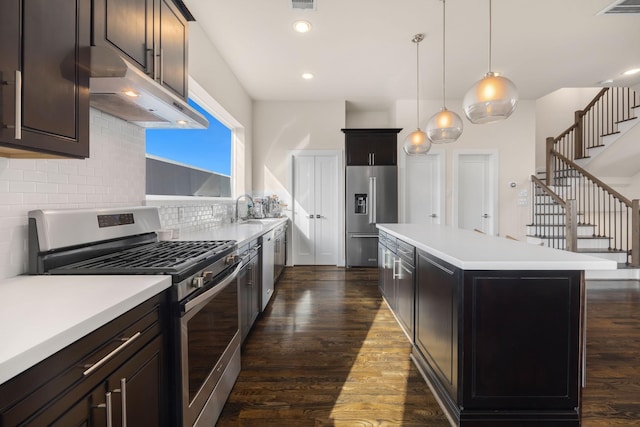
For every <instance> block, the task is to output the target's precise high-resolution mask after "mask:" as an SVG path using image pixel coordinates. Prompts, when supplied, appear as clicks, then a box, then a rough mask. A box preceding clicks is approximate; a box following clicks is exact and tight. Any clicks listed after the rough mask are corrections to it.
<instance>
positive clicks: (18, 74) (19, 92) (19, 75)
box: [0, 70, 22, 139]
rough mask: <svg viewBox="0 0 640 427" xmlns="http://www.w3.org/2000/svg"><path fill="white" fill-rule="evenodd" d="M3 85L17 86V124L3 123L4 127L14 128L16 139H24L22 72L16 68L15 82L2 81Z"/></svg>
mask: <svg viewBox="0 0 640 427" xmlns="http://www.w3.org/2000/svg"><path fill="white" fill-rule="evenodd" d="M0 83H1V84H2V85H3V86H7V85H11V84H13V85H14V86H15V91H16V92H15V101H16V102H15V111H14V112H15V126H11V125H3V126H2V127H4V128H7V129H11V128H13V129H14V135H13V137H14V139H22V72H21V71H20V70H16V73H15V79H14V81H13V82H10V81H0Z"/></svg>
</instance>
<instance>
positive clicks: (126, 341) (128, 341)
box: [82, 332, 141, 377]
mask: <svg viewBox="0 0 640 427" xmlns="http://www.w3.org/2000/svg"><path fill="white" fill-rule="evenodd" d="M140 335H141V332H136V333H135V334H134V335H133V336H132V337H131V338H122V340H123V341H124V342H123V343H122V344H120V345H119V346H118V347H117V348H116V349H115V350H113V351H112V352H111V353H109V354H107V355H106V356H105V357H103V358H102V359H100V360H98V361H97V362H96V363H94V364H93V365H86V366H85V368H88V369H87V370H86V371H84V372H83V373H82V375H84V376H85V377H86V376H87V375H89V374H90V373H92V372H93V371H95V370H96V369H98V368H99V367H100V366H102V365H104V364H105V363H107V362H108V361H109V359H111V358H112V357H113V356H115V355H116V354H118V353H119V352H121V351H122V350H124V348H125V347H127V346H128V345H129V344H131V343H132V342H134V341H135V340H136V339H137V338H138V337H139V336H140Z"/></svg>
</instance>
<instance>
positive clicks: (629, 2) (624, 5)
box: [598, 0, 640, 15]
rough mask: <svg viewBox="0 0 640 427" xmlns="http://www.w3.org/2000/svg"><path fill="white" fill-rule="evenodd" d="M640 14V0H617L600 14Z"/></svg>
mask: <svg viewBox="0 0 640 427" xmlns="http://www.w3.org/2000/svg"><path fill="white" fill-rule="evenodd" d="M628 14H640V0H616V1H615V2H613V3H612V4H610V5H609V6H607V7H606V8H605V9H604V10H603V11H602V12H600V13H599V14H598V15H628Z"/></svg>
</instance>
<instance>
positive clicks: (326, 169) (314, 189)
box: [293, 155, 341, 265]
mask: <svg viewBox="0 0 640 427" xmlns="http://www.w3.org/2000/svg"><path fill="white" fill-rule="evenodd" d="M339 194H340V193H339V191H338V158H337V156H335V155H295V156H294V157H293V202H294V212H293V224H294V228H293V263H294V264H303V265H336V264H337V263H338V250H337V249H338V238H339V236H340V231H341V229H340V226H339V221H338V214H337V212H338V201H339V197H340V196H339Z"/></svg>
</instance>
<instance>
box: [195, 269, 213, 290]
mask: <svg viewBox="0 0 640 427" xmlns="http://www.w3.org/2000/svg"><path fill="white" fill-rule="evenodd" d="M212 276H213V272H212V271H203V272H202V276H196V277H194V278H193V280H192V281H191V286H193V287H194V288H201V287H203V286H204V283H205V282H206V281H209V280H211V277H212Z"/></svg>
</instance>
